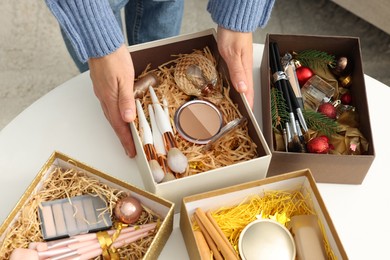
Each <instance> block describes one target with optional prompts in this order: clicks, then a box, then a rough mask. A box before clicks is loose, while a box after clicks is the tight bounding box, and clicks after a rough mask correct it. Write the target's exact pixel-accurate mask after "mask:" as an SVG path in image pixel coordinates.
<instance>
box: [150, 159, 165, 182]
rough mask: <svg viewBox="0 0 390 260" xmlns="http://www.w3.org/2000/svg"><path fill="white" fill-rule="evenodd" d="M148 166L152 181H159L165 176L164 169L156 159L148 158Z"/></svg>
mask: <svg viewBox="0 0 390 260" xmlns="http://www.w3.org/2000/svg"><path fill="white" fill-rule="evenodd" d="M149 167H150V170H151V171H152V174H153V179H154V181H155V182H157V183H160V182H161V181H162V180H163V178H164V176H165V174H164V171H163V169H162V168H161V166H160V164H159V163H158V162H157V161H156V160H150V161H149Z"/></svg>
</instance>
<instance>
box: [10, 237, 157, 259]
mask: <svg viewBox="0 0 390 260" xmlns="http://www.w3.org/2000/svg"><path fill="white" fill-rule="evenodd" d="M137 231H142V232H137V233H135V234H133V235H132V236H129V235H127V237H122V238H120V236H119V237H118V239H117V240H116V241H115V242H114V243H113V244H112V245H111V246H112V247H114V248H118V247H122V246H125V245H128V244H130V243H133V242H135V241H137V240H139V239H141V238H143V237H146V236H147V235H148V234H149V231H150V230H149V231H146V230H137ZM134 232H136V231H134ZM61 250H68V249H66V248H57V249H55V250H51V251H52V252H50V251H43V252H38V251H36V250H34V249H27V248H15V249H14V250H13V251H12V253H11V256H10V260H20V259H23V260H41V259H46V260H65V259H69V260H70V259H73V260H88V259H91V258H95V257H98V256H100V255H101V254H102V253H103V250H102V248H101V245H100V243H99V242H98V241H97V240H96V241H95V243H94V244H91V245H88V246H85V247H80V248H78V249H75V250H72V251H68V252H64V253H61Z"/></svg>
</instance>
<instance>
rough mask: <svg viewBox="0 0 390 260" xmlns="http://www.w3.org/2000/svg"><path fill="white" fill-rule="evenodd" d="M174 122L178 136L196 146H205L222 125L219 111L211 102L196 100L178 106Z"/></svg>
mask: <svg viewBox="0 0 390 260" xmlns="http://www.w3.org/2000/svg"><path fill="white" fill-rule="evenodd" d="M174 120H175V125H176V129H177V131H178V133H179V135H180V136H181V137H183V138H184V139H186V140H187V141H190V142H193V143H196V144H207V143H208V142H209V141H210V140H211V139H212V138H213V137H214V136H215V135H216V134H218V133H219V131H220V130H221V128H222V125H223V119H222V114H221V112H220V111H219V109H218V108H217V107H216V106H215V105H214V104H212V103H211V102H208V101H205V100H198V99H196V100H191V101H189V102H187V103H184V104H183V105H182V106H180V107H179V108H178V110H177V111H176V113H175V117H174Z"/></svg>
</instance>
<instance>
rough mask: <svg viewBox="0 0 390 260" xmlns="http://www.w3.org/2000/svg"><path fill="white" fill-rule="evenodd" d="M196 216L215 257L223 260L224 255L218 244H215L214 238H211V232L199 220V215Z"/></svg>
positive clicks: (217, 259)
mask: <svg viewBox="0 0 390 260" xmlns="http://www.w3.org/2000/svg"><path fill="white" fill-rule="evenodd" d="M194 217H195V220H196V222H197V223H198V226H199V228H200V230H201V231H202V234H203V236H204V238H205V239H206V241H207V244H208V245H209V247H210V249H211V251H212V252H213V256H214V258H215V259H216V260H223V257H222V255H221V253H220V252H219V250H218V248H217V245H216V244H215V242H214V240H213V239H212V238H211V236H210V234H209V233H208V232H207V230H206V228H205V227H204V226H203V224H202V222H201V221H200V220H199V218H198V216H197V215H195V216H194Z"/></svg>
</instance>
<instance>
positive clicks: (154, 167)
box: [135, 99, 165, 183]
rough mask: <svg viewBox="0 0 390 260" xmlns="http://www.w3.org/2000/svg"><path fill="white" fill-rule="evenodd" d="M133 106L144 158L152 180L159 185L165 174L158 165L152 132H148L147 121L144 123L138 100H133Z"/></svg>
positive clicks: (143, 115)
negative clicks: (140, 135)
mask: <svg viewBox="0 0 390 260" xmlns="http://www.w3.org/2000/svg"><path fill="white" fill-rule="evenodd" d="M135 104H136V107H137V115H138V121H139V127H140V133H141V134H142V143H143V145H144V151H145V154H146V158H147V159H148V162H149V167H150V169H151V171H152V174H153V178H154V180H155V181H156V182H157V183H160V182H161V181H162V179H163V178H164V176H165V173H164V170H163V169H162V167H161V165H160V164H159V163H158V157H157V153H156V150H155V148H154V145H153V135H152V130H150V126H149V123H148V121H146V117H145V113H144V110H143V109H142V105H141V102H140V101H139V99H136V100H135Z"/></svg>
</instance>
